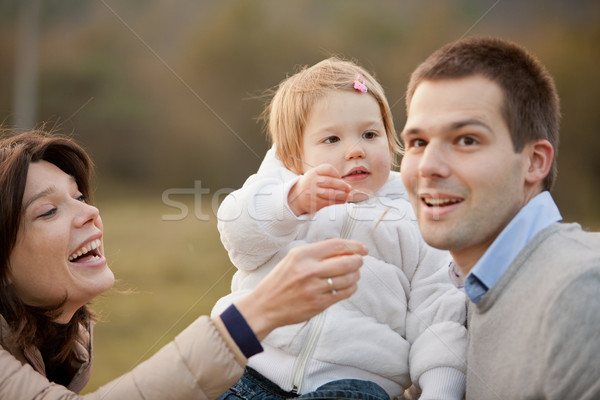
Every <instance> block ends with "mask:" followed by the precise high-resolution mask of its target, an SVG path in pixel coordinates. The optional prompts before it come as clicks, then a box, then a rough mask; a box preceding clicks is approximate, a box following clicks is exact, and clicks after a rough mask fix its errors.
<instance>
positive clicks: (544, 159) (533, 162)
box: [524, 139, 554, 185]
mask: <svg viewBox="0 0 600 400" xmlns="http://www.w3.org/2000/svg"><path fill="white" fill-rule="evenodd" d="M524 151H527V152H528V153H529V166H528V169H527V173H526V174H525V181H526V182H527V183H529V184H532V185H535V184H536V183H538V182H541V181H543V180H544V179H545V178H546V176H547V175H548V174H549V173H550V168H551V167H552V160H553V159H554V148H553V147H552V145H551V144H550V142H549V141H547V140H546V139H539V140H537V141H535V142H531V143H529V144H527V145H525V149H524Z"/></svg>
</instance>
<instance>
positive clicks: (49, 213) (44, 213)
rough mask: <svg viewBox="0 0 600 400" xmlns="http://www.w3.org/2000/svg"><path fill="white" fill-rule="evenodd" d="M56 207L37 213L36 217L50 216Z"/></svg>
mask: <svg viewBox="0 0 600 400" xmlns="http://www.w3.org/2000/svg"><path fill="white" fill-rule="evenodd" d="M56 211H57V209H56V207H52V208H50V209H48V210H46V211H43V212H42V213H41V214H39V215H38V218H47V217H51V216H53V215H54V214H56Z"/></svg>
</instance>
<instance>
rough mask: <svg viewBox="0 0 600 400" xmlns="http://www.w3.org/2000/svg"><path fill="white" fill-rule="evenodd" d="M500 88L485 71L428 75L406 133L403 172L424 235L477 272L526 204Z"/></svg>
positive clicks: (523, 168) (522, 170) (523, 164)
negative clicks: (436, 78) (446, 77)
mask: <svg viewBox="0 0 600 400" xmlns="http://www.w3.org/2000/svg"><path fill="white" fill-rule="evenodd" d="M502 103H503V93H502V91H501V89H500V87H499V86H498V85H497V84H495V83H494V82H492V81H491V80H489V79H487V78H484V77H482V76H478V75H476V76H470V77H466V78H461V79H449V80H440V81H424V82H423V83H421V84H420V85H419V86H418V87H417V89H416V91H415V93H414V96H413V98H412V101H411V103H410V106H409V109H408V115H407V121H406V126H405V127H404V130H403V132H402V134H401V137H402V140H403V141H404V144H405V147H406V154H405V155H404V157H403V159H402V164H401V173H402V179H403V182H404V185H405V186H406V188H407V190H408V193H409V197H410V199H411V203H412V205H413V207H414V209H415V212H416V214H417V219H418V221H419V227H420V228H421V232H422V234H423V237H424V239H425V240H426V241H427V242H428V243H429V244H430V245H432V246H434V247H437V248H440V249H446V250H450V252H451V253H452V256H453V257H454V259H455V261H456V262H457V263H458V265H459V266H460V267H461V269H462V270H463V272H464V271H468V270H470V269H471V268H472V267H473V265H474V264H475V263H476V262H477V260H478V259H479V258H480V257H481V256H482V255H483V253H484V252H485V251H486V249H487V248H488V247H489V245H490V244H491V243H492V242H493V241H494V239H496V237H497V236H498V234H499V233H500V232H501V231H502V229H504V227H505V226H506V225H507V224H508V222H510V220H511V219H512V218H513V217H514V216H515V215H516V213H517V212H518V211H519V210H520V208H521V207H522V206H523V205H525V203H526V195H525V181H524V179H525V174H526V172H527V168H528V165H529V163H528V160H527V152H526V151H523V152H521V153H515V151H514V149H513V145H512V140H511V138H510V134H509V130H508V127H507V125H506V122H505V120H504V118H503V116H502V113H501V109H502V108H501V107H502Z"/></svg>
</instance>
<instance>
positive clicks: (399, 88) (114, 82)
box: [0, 0, 600, 391]
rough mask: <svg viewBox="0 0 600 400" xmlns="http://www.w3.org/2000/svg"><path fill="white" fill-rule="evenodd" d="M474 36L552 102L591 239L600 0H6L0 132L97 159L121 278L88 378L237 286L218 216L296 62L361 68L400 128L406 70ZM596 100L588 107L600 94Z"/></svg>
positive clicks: (564, 206) (568, 214)
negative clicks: (522, 61) (508, 44)
mask: <svg viewBox="0 0 600 400" xmlns="http://www.w3.org/2000/svg"><path fill="white" fill-rule="evenodd" d="M469 35H492V36H501V37H503V38H506V39H510V40H514V41H517V42H518V43H520V44H522V45H524V46H525V47H527V48H528V49H529V50H531V51H532V52H533V53H534V54H536V55H537V56H538V58H540V59H541V61H542V62H543V63H544V64H545V65H546V67H547V68H548V69H549V71H550V72H551V74H552V75H553V76H554V78H555V81H556V85H557V88H558V91H559V94H560V97H561V106H562V114H563V118H562V124H561V145H560V152H559V156H558V163H559V178H558V181H557V185H556V188H555V190H554V196H555V199H556V200H557V202H558V205H559V207H560V208H561V210H562V213H563V216H564V218H565V220H566V221H578V222H580V223H581V224H582V225H583V226H584V227H585V228H588V229H590V230H599V229H600V210H599V208H598V206H597V205H596V203H595V202H594V199H595V198H598V197H599V196H600V186H599V185H598V183H599V182H600V157H599V156H598V154H599V153H600V135H598V133H599V130H600V112H599V111H598V104H600V103H599V101H598V97H599V96H600V94H599V93H600V68H599V65H600V45H599V43H600V2H598V1H594V0H588V1H586V0H555V1H542V0H538V1H534V0H531V1H527V2H522V1H518V0H493V1H492V0H421V1H414V0H413V1H410V0H403V1H401V0H396V1H390V0H376V1H359V0H331V1H325V0H320V1H319V0H313V1H278V0H257V1H241V0H220V1H188V0H181V1H177V2H172V1H164V0H145V1H139V0H130V1H127V2H117V1H114V0H98V1H81V0H78V1H74V0H60V1H59V0H45V1H42V0H0V123H1V124H2V126H4V127H17V128H20V129H28V128H32V127H41V126H44V127H45V128H46V129H49V130H53V131H57V132H60V133H64V134H68V135H71V136H73V137H74V138H76V139H77V140H78V141H79V142H80V143H82V144H83V145H84V146H85V148H86V149H87V150H88V151H89V152H90V153H91V154H92V156H93V158H94V160H95V162H96V166H97V174H96V179H95V187H96V203H97V204H98V205H99V207H100V209H101V211H102V215H103V219H104V225H105V230H106V234H105V247H106V249H107V256H108V258H109V260H110V264H111V267H112V269H113V270H114V271H115V274H116V275H117V277H118V278H120V281H119V282H118V284H117V286H116V289H115V290H113V291H112V293H109V294H108V296H105V297H103V298H102V299H100V300H98V301H97V302H95V304H94V305H93V308H94V309H95V310H96V311H97V312H98V313H99V314H100V322H99V323H98V325H97V329H96V331H95V348H96V352H95V359H96V360H95V367H94V374H93V378H92V381H91V382H90V385H89V386H88V387H87V389H86V391H90V390H93V389H94V388H96V387H98V386H99V385H100V384H102V383H106V382H107V381H108V380H110V379H113V378H115V377H117V376H118V375H120V374H122V373H123V372H125V371H127V370H129V369H130V368H131V367H132V366H134V365H135V364H137V363H138V362H139V361H140V360H143V359H145V358H147V357H148V356H149V355H150V354H152V353H154V352H155V351H156V350H157V349H158V348H159V347H160V346H162V345H163V344H164V343H166V342H168V341H169V340H171V339H172V338H173V337H174V335H175V334H176V333H177V332H179V331H180V330H181V329H183V328H184V327H185V326H186V325H187V324H189V323H190V322H191V321H192V320H193V319H195V317H196V316H197V315H199V314H203V313H208V312H210V309H211V307H212V305H213V304H214V302H215V301H216V300H217V299H218V298H219V297H221V296H222V295H224V294H226V293H227V292H228V290H229V282H230V278H231V275H232V273H233V271H234V269H233V267H232V266H231V264H230V262H229V260H228V258H227V255H226V253H225V251H224V249H223V248H222V246H221V244H220V241H219V238H218V233H217V229H216V221H215V218H214V211H215V210H216V208H217V207H218V204H219V201H220V200H221V199H222V197H223V195H224V194H225V193H227V192H228V191H230V190H232V189H233V188H238V187H240V186H241V185H242V183H243V181H244V180H245V178H246V177H247V176H248V175H250V174H251V173H253V172H254V171H255V170H256V169H257V167H258V165H259V163H260V160H261V159H262V157H263V155H264V153H265V151H266V149H267V148H268V146H269V143H268V141H267V140H266V136H265V134H264V130H263V129H262V125H261V124H260V123H258V122H257V117H258V115H259V114H260V112H261V110H262V108H263V106H264V104H265V101H267V100H268V98H267V97H265V91H266V90H267V89H270V88H273V87H274V86H276V85H277V84H278V83H279V82H280V81H281V80H282V79H284V78H285V77H286V76H287V75H288V74H290V73H293V72H294V71H295V70H296V69H297V67H298V66H299V65H306V64H308V65H311V64H314V63H315V62H317V61H319V60H321V59H323V58H326V57H329V56H331V55H340V56H342V57H345V58H350V59H353V60H355V61H357V62H358V63H359V64H361V65H363V66H364V67H366V68H367V69H368V70H369V71H371V72H373V73H374V74H375V76H376V78H377V79H378V80H379V81H380V82H381V83H382V85H383V86H384V88H385V90H386V93H387V96H388V100H389V102H390V104H391V105H392V107H393V109H392V111H393V113H394V121H395V124H396V128H397V130H398V131H401V129H402V127H403V125H404V121H405V108H404V90H405V88H406V84H407V82H408V78H409V75H410V73H411V72H412V70H413V69H414V68H415V67H416V66H417V65H418V64H419V63H420V62H421V61H423V60H424V59H425V58H426V57H427V56H428V55H429V54H430V53H431V52H433V51H434V50H435V49H437V48H439V47H440V46H442V45H443V44H445V43H447V42H449V41H452V40H455V39H458V38H461V37H464V36H469ZM594 99H596V100H594Z"/></svg>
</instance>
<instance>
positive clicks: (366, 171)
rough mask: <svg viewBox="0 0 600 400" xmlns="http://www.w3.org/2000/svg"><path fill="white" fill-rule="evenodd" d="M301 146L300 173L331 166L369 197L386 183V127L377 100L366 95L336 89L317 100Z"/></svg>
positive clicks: (389, 162)
mask: <svg viewBox="0 0 600 400" xmlns="http://www.w3.org/2000/svg"><path fill="white" fill-rule="evenodd" d="M302 144H303V147H302V150H303V158H302V161H303V171H302V172H304V171H306V170H308V169H310V168H314V167H316V166H318V165H320V164H330V165H333V166H334V167H335V168H336V169H337V170H338V172H339V174H340V176H341V177H342V179H343V180H344V181H346V182H348V183H349V184H350V185H351V186H352V187H353V189H356V191H357V192H358V193H363V194H365V193H366V194H368V195H372V194H374V193H375V192H377V191H378V190H379V189H380V188H381V187H382V186H383V185H384V183H385V182H386V181H387V178H388V176H389V173H390V169H391V164H392V158H391V154H390V147H389V143H388V139H387V135H386V132H385V125H384V124H383V118H382V116H381V112H380V110H379V105H378V104H377V101H376V100H375V99H374V98H373V97H372V96H370V95H368V94H366V93H361V92H358V91H356V92H354V91H353V92H351V91H342V90H336V91H331V92H330V93H329V94H328V95H327V96H325V97H323V98H322V99H321V100H319V101H318V102H317V103H316V104H315V105H314V106H313V109H312V111H311V113H310V115H309V118H308V121H307V123H306V127H305V129H304V137H303V139H302ZM359 197H360V196H359Z"/></svg>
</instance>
